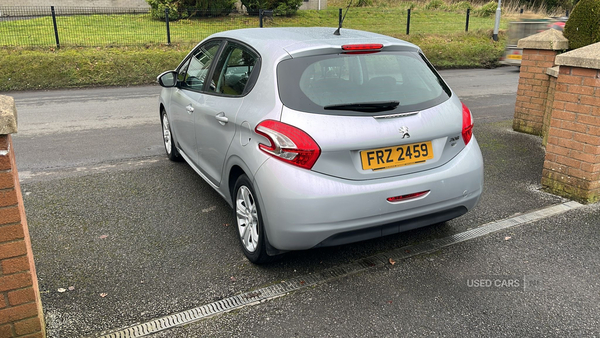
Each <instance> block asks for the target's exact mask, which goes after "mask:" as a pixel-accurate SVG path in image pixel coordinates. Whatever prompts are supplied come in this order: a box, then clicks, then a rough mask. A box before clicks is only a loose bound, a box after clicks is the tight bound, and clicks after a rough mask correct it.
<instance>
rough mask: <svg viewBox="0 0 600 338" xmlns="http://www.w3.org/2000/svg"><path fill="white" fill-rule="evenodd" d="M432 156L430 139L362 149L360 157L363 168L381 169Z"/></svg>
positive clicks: (418, 161)
mask: <svg viewBox="0 0 600 338" xmlns="http://www.w3.org/2000/svg"><path fill="white" fill-rule="evenodd" d="M432 158H433V148H432V147H431V141H427V142H422V143H412V144H405V145H401V146H395V147H387V148H379V149H371V150H363V151H361V152H360V159H361V162H362V168H363V170H367V169H372V170H382V169H389V168H395V167H401V166H405V165H410V164H416V163H421V162H425V161H427V160H429V159H432Z"/></svg>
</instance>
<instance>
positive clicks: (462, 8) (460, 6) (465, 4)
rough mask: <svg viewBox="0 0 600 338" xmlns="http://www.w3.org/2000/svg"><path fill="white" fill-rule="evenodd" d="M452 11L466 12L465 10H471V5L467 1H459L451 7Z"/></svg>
mask: <svg viewBox="0 0 600 338" xmlns="http://www.w3.org/2000/svg"><path fill="white" fill-rule="evenodd" d="M451 7H452V9H453V10H457V11H466V10H467V9H473V5H471V3H470V2H468V1H461V2H457V3H455V4H452V5H451Z"/></svg>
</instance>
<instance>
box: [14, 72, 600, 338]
mask: <svg viewBox="0 0 600 338" xmlns="http://www.w3.org/2000/svg"><path fill="white" fill-rule="evenodd" d="M442 76H444V78H445V79H446V80H447V81H448V82H449V83H450V85H451V87H452V88H453V90H455V92H457V93H458V95H459V96H461V98H462V99H463V100H464V102H465V103H466V104H467V105H468V106H469V107H470V108H471V109H472V110H473V114H474V116H475V119H476V125H475V135H476V138H477V140H478V142H479V144H480V146H481V149H482V153H483V155H484V160H485V165H486V169H485V170H486V171H485V181H486V183H485V191H484V194H483V196H482V199H481V202H480V204H479V205H478V206H477V208H476V209H475V210H474V211H473V212H471V213H469V214H467V215H465V216H463V217H461V218H458V219H456V220H453V221H450V222H447V223H444V224H441V225H436V226H431V227H428V228H425V229H419V230H415V231H410V232H406V233H403V234H399V235H396V236H388V237H386V238H382V239H377V240H371V241H367V242H362V243H356V244H351V245H346V246H341V247H334V248H324V249H317V250H309V251H303V252H293V253H289V254H287V255H285V256H283V257H282V259H281V260H280V261H278V262H275V263H274V264H271V265H269V266H263V267H257V266H254V265H252V264H249V263H248V262H247V261H246V260H245V258H244V256H243V254H242V253H241V252H240V250H239V249H238V243H237V238H236V234H235V231H236V229H235V228H234V227H233V226H232V225H231V224H233V222H234V220H233V215H232V211H231V209H230V208H229V207H228V206H227V204H226V203H225V202H224V201H223V200H222V199H221V198H220V197H219V196H218V194H217V193H215V192H214V191H212V189H211V188H210V187H209V186H208V185H207V184H206V183H204V182H203V181H202V180H201V179H200V178H199V177H198V176H197V175H196V174H195V173H194V171H193V170H192V169H190V168H189V166H187V165H186V164H184V163H171V162H169V161H168V160H166V159H165V156H164V155H163V149H162V144H161V138H160V128H159V121H158V116H157V115H158V114H157V111H156V107H155V106H156V95H157V93H158V91H159V89H158V88H157V87H152V86H150V87H136V88H118V89H112V88H107V89H88V90H70V91H56V92H39V93H31V92H30V93H10V94H11V95H13V96H14V97H15V98H16V102H17V109H18V111H19V128H20V129H19V130H20V132H19V134H18V135H16V136H15V137H14V139H13V140H14V144H15V150H16V155H17V165H18V167H19V170H20V177H21V180H22V189H23V192H24V199H25V207H26V212H27V218H28V223H29V227H30V233H31V237H32V244H33V250H34V256H35V260H36V268H37V271H38V278H39V282H40V288H41V291H42V302H43V305H44V311H45V316H46V322H47V328H48V335H49V337H81V336H87V335H96V334H98V333H100V332H101V331H104V330H112V329H119V328H123V327H127V326H130V325H134V324H135V323H145V322H148V321H152V320H154V319H156V318H159V317H162V316H169V315H173V314H175V313H178V312H181V311H186V310H189V309H192V308H195V307H199V306H202V305H205V304H208V303H211V302H215V301H219V300H222V299H224V298H227V297H231V296H235V295H240V294H243V293H245V292H248V291H251V290H255V291H253V292H258V293H260V292H261V290H264V289H265V288H266V287H268V286H270V285H276V284H280V283H281V282H282V281H290V280H292V281H293V280H295V279H294V278H300V279H299V280H301V281H304V280H305V279H306V280H309V279H310V278H311V277H310V276H316V275H319V274H322V273H323V272H324V271H329V270H328V269H336V268H338V267H340V266H345V265H347V264H355V263H356V262H360V261H362V260H364V259H365V258H368V257H372V256H374V255H388V254H389V255H392V253H396V252H398V250H399V249H400V251H401V252H404V251H410V250H412V249H406V250H404V249H402V248H405V247H407V246H411V245H413V246H415V245H423V243H425V244H428V243H436V241H437V240H439V239H441V238H446V237H449V236H461V235H462V234H465V233H466V232H468V231H470V230H473V229H475V230H478V229H482V228H486V226H487V225H486V224H489V223H490V222H494V221H498V220H502V219H506V218H509V217H512V216H514V215H518V214H526V215H529V214H528V213H529V212H531V211H533V210H538V209H540V208H547V207H549V206H552V205H557V204H560V203H565V202H567V201H565V200H564V199H562V198H559V197H556V196H553V195H550V194H547V193H545V192H542V191H540V185H539V182H540V178H541V167H542V164H543V158H544V151H543V148H542V147H541V140H540V139H539V138H538V137H534V136H529V135H524V134H519V133H515V132H513V131H512V130H511V122H512V121H511V119H512V114H513V111H514V100H515V93H516V86H517V77H518V73H517V72H516V71H515V70H514V69H511V68H498V69H493V70H452V71H444V72H442ZM490 79H494V86H493V87H492V86H490V85H489V83H490ZM63 127H64V128H63ZM599 219H600V207H599V206H598V205H597V204H596V205H592V206H585V207H580V208H576V209H573V210H571V211H568V212H566V213H561V214H558V215H553V216H549V217H543V218H540V219H537V220H535V221H534V222H531V223H526V224H523V225H519V226H515V227H510V228H508V229H505V230H502V231H499V232H495V233H492V234H489V235H485V236H479V237H477V238H473V239H471V240H468V241H464V242H461V243H457V244H454V245H451V246H448V247H445V248H441V247H436V246H435V245H433V244H432V247H433V251H432V252H431V253H427V254H418V255H416V256H413V257H409V258H396V260H395V264H393V265H392V264H391V263H390V264H378V265H373V266H372V267H369V268H366V269H363V270H360V271H354V272H348V273H345V274H341V275H339V276H338V277H336V278H331V279H329V280H326V281H321V282H318V283H315V284H311V285H309V286H308V285H307V286H305V287H304V286H303V287H301V288H300V289H298V290H296V291H293V292H290V293H288V294H287V295H286V296H283V297H279V298H275V299H272V300H270V301H267V302H264V303H260V304H257V305H253V306H246V307H242V308H240V309H237V310H236V311H233V312H229V313H226V314H221V315H218V316H214V317H211V318H208V319H206V320H202V321H198V322H194V323H189V324H187V325H181V326H178V327H175V328H171V329H169V330H166V331H162V332H159V333H156V334H154V336H155V337H199V336H211V337H226V336H236V337H237V336H251V337H280V336H290V337H291V336H298V337H312V336H319V337H320V336H327V337H341V336H344V337H345V336H350V337H359V336H360V337H363V336H384V337H387V336H432V335H437V336H461V337H464V336H514V337H524V336H558V337H564V336H593V335H596V336H598V335H600V332H599V331H598V328H600V323H599V321H600V319H599V318H600V315H599V314H600V311H599V310H600V309H599V305H598V304H600V291H599V289H600V285H599V281H598V280H599V279H598V275H599V273H600V269H599V266H600V265H599V264H598V255H597V253H598V251H599V250H598V249H600V247H599V244H598V243H599V241H598V239H599V238H600V228H599V227H598V225H600V224H598V223H599V222H598V220H599ZM411 248H412V247H411ZM390 257H392V256H390ZM394 257H396V256H394ZM498 276H500V277H502V278H503V279H506V280H508V279H517V278H520V279H523V278H525V277H526V276H529V278H531V276H534V277H535V280H536V281H537V282H538V284H537V286H538V287H537V288H533V289H527V290H525V289H515V290H510V291H491V290H488V289H473V288H470V287H468V285H467V282H468V281H472V280H488V279H490V280H492V279H497V277H498ZM490 277H491V278H490ZM70 286H72V287H74V290H72V291H67V292H64V293H61V292H58V289H59V288H65V289H68V288H69V287H70Z"/></svg>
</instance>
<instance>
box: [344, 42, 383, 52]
mask: <svg viewBox="0 0 600 338" xmlns="http://www.w3.org/2000/svg"><path fill="white" fill-rule="evenodd" d="M382 48H383V44H381V43H363V44H356V45H343V46H342V50H343V51H344V53H347V54H368V53H376V52H379V51H380V50H381V49H382Z"/></svg>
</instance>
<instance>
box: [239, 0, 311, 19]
mask: <svg viewBox="0 0 600 338" xmlns="http://www.w3.org/2000/svg"><path fill="white" fill-rule="evenodd" d="M241 1H242V4H243V5H244V7H246V10H247V11H248V14H250V15H258V11H259V10H260V9H267V10H273V14H275V15H287V16H290V15H294V14H296V12H297V11H298V8H300V6H301V5H302V0H241Z"/></svg>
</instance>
